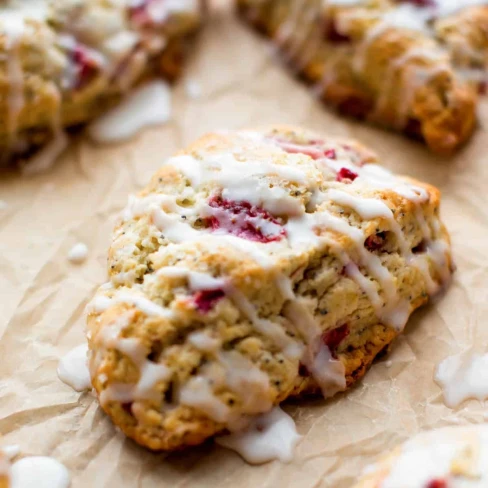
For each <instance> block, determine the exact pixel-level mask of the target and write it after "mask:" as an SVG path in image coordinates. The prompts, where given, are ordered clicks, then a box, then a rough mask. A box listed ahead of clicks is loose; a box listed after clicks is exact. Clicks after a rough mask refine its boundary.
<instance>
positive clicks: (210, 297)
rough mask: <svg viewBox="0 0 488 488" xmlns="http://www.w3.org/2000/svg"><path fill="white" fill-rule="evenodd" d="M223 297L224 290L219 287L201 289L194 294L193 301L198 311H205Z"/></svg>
mask: <svg viewBox="0 0 488 488" xmlns="http://www.w3.org/2000/svg"><path fill="white" fill-rule="evenodd" d="M224 297H225V292H224V290H222V289H220V288H216V289H215V290H202V291H199V292H197V293H196V294H195V296H194V297H193V302H194V303H195V306H196V307H197V309H198V310H199V311H200V312H202V313H207V312H208V311H210V310H211V309H212V308H213V307H214V305H215V304H216V303H217V302H218V301H219V300H220V299H221V298H224Z"/></svg>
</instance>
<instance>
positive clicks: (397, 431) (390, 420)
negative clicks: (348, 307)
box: [0, 1, 488, 488]
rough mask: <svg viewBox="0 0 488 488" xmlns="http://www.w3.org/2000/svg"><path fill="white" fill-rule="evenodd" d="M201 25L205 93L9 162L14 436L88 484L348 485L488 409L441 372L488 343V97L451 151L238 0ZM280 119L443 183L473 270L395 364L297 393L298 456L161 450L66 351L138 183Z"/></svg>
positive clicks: (192, 68)
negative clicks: (20, 170)
mask: <svg viewBox="0 0 488 488" xmlns="http://www.w3.org/2000/svg"><path fill="white" fill-rule="evenodd" d="M221 3H223V4H225V3H226V2H225V1H224V2H221ZM199 41H200V42H198V45H197V47H196V52H195V54H194V56H193V59H192V60H191V62H190V65H189V69H188V72H187V78H191V79H192V80H194V81H196V82H197V83H199V84H200V85H201V88H202V92H203V93H202V96H201V97H200V98H199V99H191V98H189V97H188V95H187V94H186V93H185V80H182V81H181V82H180V83H179V84H178V85H177V86H176V87H175V89H174V99H173V101H174V107H173V118H172V120H171V122H169V123H168V124H166V125H165V126H163V127H159V128H153V129H148V130H145V131H144V133H142V134H140V135H139V136H138V137H136V138H135V139H134V140H132V141H129V142H126V143H123V144H120V145H115V146H104V147H96V146H95V145H94V144H93V143H91V142H90V141H88V140H86V138H84V137H80V138H79V139H78V140H76V141H74V143H73V145H72V147H71V148H70V149H69V151H68V152H67V154H66V155H65V156H64V157H63V158H62V159H61V160H60V161H58V162H57V163H56V165H55V166H54V167H53V168H52V170H50V171H49V172H48V173H47V174H43V175H40V176H36V177H30V178H26V177H21V176H20V175H16V174H14V175H7V176H2V177H1V178H0V199H2V200H5V201H6V202H7V203H8V207H7V208H6V209H4V210H0V291H1V300H0V307H1V309H0V310H1V313H0V436H2V437H1V438H0V446H1V445H7V444H19V445H20V447H21V449H22V452H23V453H24V454H36V455H50V456H55V457H56V458H57V459H59V460H60V461H62V462H63V463H64V464H65V465H66V466H67V467H68V468H69V470H70V471H71V474H72V478H73V488H77V487H116V488H124V487H136V486H137V487H142V488H150V487H158V488H169V487H171V488H173V487H175V488H183V487H185V488H186V487H212V488H224V487H225V488H227V487H229V486H232V487H233V488H247V487H252V488H265V487H266V488H275V487H280V488H288V487H290V488H291V487H293V488H295V487H299V488H312V487H314V488H318V487H334V488H343V487H348V486H350V485H351V484H352V482H353V481H354V479H355V477H356V476H357V474H358V473H359V472H360V470H361V469H362V468H363V467H364V466H366V465H367V464H368V463H369V462H370V461H371V460H372V459H374V457H375V456H376V455H377V454H378V453H380V452H382V451H385V450H390V449H391V448H392V447H393V446H395V445H396V444H397V443H399V442H401V441H403V440H404V439H406V438H407V437H409V436H411V435H413V434H415V433H416V432H418V431H420V430H423V429H428V428H433V427H438V426H442V425H448V424H458V423H460V424H465V423H469V422H482V421H483V418H484V417H483V415H484V412H488V410H485V409H484V408H483V405H481V404H480V403H479V402H474V401H473V402H469V403H468V404H465V405H464V406H463V408H461V409H458V410H456V411H454V410H451V409H449V408H447V407H445V406H444V405H443V403H442V395H441V391H440V389H439V387H438V386H437V385H436V384H435V383H434V382H433V379H432V378H433V372H434V368H435V365H436V364H437V363H438V362H439V361H440V360H442V359H443V358H444V357H446V356H447V355H450V354H454V353H456V352H459V351H461V350H465V349H469V348H471V347H474V348H475V349H478V350H484V347H483V346H484V344H486V342H487V340H488V327H487V328H486V329H485V325H486V318H485V317H486V316H487V315H488V299H487V291H486V290H487V288H488V252H487V242H488V210H487V209H488V206H487V205H485V202H486V201H487V195H488V139H487V137H486V130H484V126H486V124H487V123H488V106H487V104H486V103H485V105H484V107H482V108H481V110H480V119H481V123H480V128H479V130H478V132H477V133H476V135H475V137H474V139H473V140H472V141H471V142H470V144H469V145H468V146H467V147H466V148H465V149H464V150H463V151H462V152H461V153H459V154H458V155H457V156H456V157H454V158H453V159H450V160H447V159H445V158H441V157H438V156H434V155H432V154H430V153H428V152H427V150H426V149H425V148H424V147H423V146H421V145H418V144H416V143H414V142H411V141H408V140H406V139H403V138H402V137H401V136H398V135H395V134H391V133H386V132H383V131H380V130H378V129H375V128H372V127H368V126H365V125H362V124H358V123H354V122H351V121H347V120H345V119H343V118H339V117H337V116H336V115H334V114H333V113H331V112H329V111H327V110H326V109H324V108H323V107H322V106H320V104H319V103H317V101H316V100H314V98H313V97H312V96H311V95H310V93H309V92H308V91H307V89H306V88H305V87H304V86H302V85H301V84H300V83H299V82H297V81H296V80H294V79H293V78H292V77H291V76H289V74H288V73H287V72H286V70H284V69H283V66H281V65H280V64H279V63H278V62H277V60H276V59H275V58H274V56H273V55H272V54H271V50H270V48H269V46H268V45H267V44H266V42H265V41H264V40H263V39H261V38H259V36H257V35H256V34H255V33H254V32H251V31H250V30H248V29H247V28H246V27H245V26H243V25H242V24H241V23H240V22H239V21H238V20H237V19H236V18H235V17H234V16H233V15H231V12H230V11H229V9H228V8H226V7H225V6H222V5H220V8H217V10H216V11H214V12H213V13H212V17H211V20H210V24H209V25H208V26H207V27H206V28H205V30H204V31H203V32H202V35H201V38H200V40H199ZM268 123H293V124H301V125H304V126H307V127H310V128H311V129H315V130H317V131H321V132H323V133H327V134H329V133H330V134H337V135H340V136H351V137H354V138H357V139H359V140H361V141H363V142H365V143H367V144H369V145H370V146H371V147H372V148H373V149H375V150H376V151H377V152H378V153H379V154H380V155H381V156H382V158H383V160H384V163H385V165H386V166H388V167H389V168H391V169H393V170H395V171H397V172H399V173H407V174H410V175H412V176H413V177H415V178H418V179H420V180H425V181H428V182H429V183H432V184H434V185H436V186H437V187H439V188H440V189H441V190H442V193H443V203H442V214H443V217H444V220H445V222H446V223H447V226H448V228H449V230H450V232H451V236H452V240H453V245H454V254H455V258H456V263H457V266H458V270H457V272H456V274H455V278H454V281H453V283H452V285H451V287H450V288H449V290H448V291H447V293H446V294H445V295H444V296H443V297H441V298H440V299H439V300H437V301H436V303H434V304H432V305H430V306H428V307H425V308H424V309H422V310H421V311H420V312H418V313H416V314H415V315H414V317H413V318H412V319H411V320H410V322H409V325H408V327H407V329H406V333H405V335H404V336H403V337H401V338H400V339H399V340H397V341H396V343H395V345H394V347H393V351H392V353H391V356H390V357H389V358H388V359H390V360H391V361H392V365H391V367H388V366H389V363H387V362H386V360H385V359H384V360H382V361H380V362H377V363H376V364H375V365H374V366H373V367H372V369H371V370H370V372H369V373H368V374H367V375H366V377H365V378H364V380H363V381H362V382H361V383H360V384H359V385H357V386H356V387H355V388H353V389H352V390H350V391H348V392H347V393H345V394H341V395H339V396H337V397H335V398H334V399H332V400H331V401H319V400H316V401H304V402H301V403H300V404H295V403H294V404H289V405H286V406H285V409H286V410H287V411H288V412H289V413H290V414H291V415H292V416H293V417H294V419H295V420H296V423H297V426H298V430H299V432H300V433H301V434H303V440H302V441H301V443H300V444H299V446H298V448H297V452H296V457H295V460H294V461H293V462H292V463H291V464H288V465H284V464H281V463H278V462H274V463H270V464H266V465H263V466H258V467H256V466H249V465H247V464H245V463H244V462H243V461H242V460H241V459H240V458H239V457H238V456H237V455H236V454H234V453H233V452H230V451H226V450H225V449H222V448H219V447H216V446H214V445H213V444H212V443H211V442H209V443H207V444H205V445H203V446H201V447H199V448H196V449H193V450H189V451H186V452H182V453H177V454H172V455H169V456H166V455H163V454H154V453H150V452H148V451H146V450H144V449H142V448H140V447H138V446H137V445H136V444H134V443H133V442H132V441H129V440H127V439H126V438H125V437H124V436H123V435H122V434H121V433H120V432H118V431H117V430H116V429H115V428H114V427H113V426H112V424H111V422H110V420H109V419H108V418H107V417H106V416H105V415H104V414H103V412H102V411H101V410H100V408H99V407H98V403H97V401H96V400H95V398H94V397H93V395H92V394H91V393H83V394H79V393H75V392H74V391H72V390H71V389H70V388H69V387H68V386H66V385H64V384H63V383H61V382H60V381H59V380H58V378H57V375H56V367H57V363H58V360H59V358H60V357H61V356H62V355H63V354H65V353H66V352H67V351H68V350H70V349H71V348H72V347H74V346H76V345H78V344H80V343H82V341H84V318H83V309H84V307H85V304H86V303H87V301H88V300H89V299H90V296H91V295H92V293H93V292H94V290H95V288H96V287H97V285H98V284H100V283H102V282H104V281H105V278H106V275H105V263H106V251H107V248H108V246H109V242H110V234H111V228H112V226H113V223H114V220H115V218H116V216H117V214H118V212H120V210H121V209H122V208H123V206H124V205H125V203H126V200H127V195H128V194H129V193H131V192H136V191H137V190H139V189H140V188H141V187H142V186H143V185H144V184H145V183H146V182H147V181H148V180H149V178H150V176H151V175H152V173H153V172H154V171H155V170H156V169H157V168H158V166H159V165H160V164H161V162H162V161H163V160H164V159H165V158H166V157H168V156H170V155H171V154H172V153H173V152H174V151H176V150H177V149H178V148H180V147H182V146H184V145H186V144H187V143H189V142H191V141H192V140H193V139H195V138H196V137H198V136H200V135H201V134H203V133H205V132H207V131H211V130H214V129H223V128H230V129H232V128H238V127H243V126H253V125H261V124H268ZM79 241H82V242H85V243H86V244H87V245H88V247H89V257H88V259H87V261H86V262H85V263H84V264H83V265H79V266H77V265H73V264H71V263H69V262H68V260H67V254H68V251H69V250H70V248H71V247H72V246H73V245H74V244H75V243H77V242H79ZM473 345H474V346H473Z"/></svg>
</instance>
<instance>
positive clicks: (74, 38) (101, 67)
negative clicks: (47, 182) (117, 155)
mask: <svg viewBox="0 0 488 488" xmlns="http://www.w3.org/2000/svg"><path fill="white" fill-rule="evenodd" d="M201 8H202V5H201V0H179V1H167V0H29V1H24V0H6V1H2V2H1V3H0V54H1V58H2V60H1V62H0V150H1V153H2V160H3V164H5V163H8V162H10V161H11V160H12V159H13V158H16V157H19V156H22V155H25V154H29V153H31V152H32V151H33V150H34V149H35V148H36V147H39V146H41V145H43V144H45V143H46V142H47V141H53V140H54V141H55V140H56V139H61V138H62V137H63V135H62V131H63V129H64V128H65V127H73V126H78V125H80V124H83V123H85V122H87V121H89V120H91V119H92V118H94V117H95V116H97V115H99V114H100V113H102V112H103V111H105V110H106V109H107V108H108V107H109V106H110V105H112V104H113V103H114V102H116V101H117V100H118V99H119V98H120V97H121V96H122V95H123V94H124V93H125V92H127V90H129V89H130V88H131V87H132V86H134V85H135V84H136V83H138V82H139V81H140V80H141V79H143V78H144V77H145V76H148V75H149V74H158V75H163V76H165V77H166V78H169V79H173V78H175V77H176V76H177V75H178V73H179V71H180V70H181V66H182V62H183V54H184V51H185V45H186V43H187V40H188V38H189V36H190V35H191V34H192V33H193V32H194V31H195V30H196V28H197V27H198V25H199V23H200V20H201Z"/></svg>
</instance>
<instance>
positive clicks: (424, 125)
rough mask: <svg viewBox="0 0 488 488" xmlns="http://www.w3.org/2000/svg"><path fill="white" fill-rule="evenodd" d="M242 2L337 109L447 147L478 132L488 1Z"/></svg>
mask: <svg viewBox="0 0 488 488" xmlns="http://www.w3.org/2000/svg"><path fill="white" fill-rule="evenodd" d="M483 4H487V6H485V5H483ZM238 5H239V7H240V11H241V12H242V14H243V15H244V16H245V18H247V19H248V20H249V21H250V22H251V23H252V24H254V25H255V26H257V27H258V28H259V29H261V30H263V31H264V32H265V33H266V34H267V35H269V36H270V37H271V38H273V40H274V42H275V43H276V44H277V45H278V46H279V48H280V50H281V51H282V52H283V53H284V55H285V58H286V59H287V61H288V62H289V64H290V65H291V66H292V67H293V68H294V70H296V71H297V72H298V73H299V74H300V75H302V76H303V77H304V78H305V79H306V80H308V81H309V82H310V83H311V84H313V90H314V92H315V93H316V94H317V96H319V97H320V98H321V99H323V100H324V101H326V102H327V103H328V104H330V105H331V106H333V107H335V108H337V109H338V110H339V111H340V112H342V113H345V114H348V115H351V116H354V117H358V118H362V119H366V120H368V121H370V122H374V123H376V124H379V125H382V126H385V127H388V128H391V129H394V130H396V131H400V132H403V133H405V134H407V135H409V136H412V137H415V138H419V139H422V140H423V141H425V143H426V144H427V145H428V146H429V147H430V148H431V149H432V150H433V151H435V152H437V153H442V154H449V153H452V152H453V151H455V150H456V149H458V148H459V147H460V146H461V145H462V144H463V143H464V142H465V141H466V140H467V139H468V138H469V137H470V135H471V133H472V132H473V129H474V127H475V125H476V110H475V109H476V103H477V91H478V90H479V89H482V90H485V89H486V80H487V71H486V68H487V66H488V61H487V60H488V35H487V34H486V32H487V31H488V2H486V0H471V1H467V2H455V1H454V2H453V1H450V0H420V1H419V0H404V1H393V0H355V1H343V0H330V1H327V0H324V1H321V0H238ZM463 6H468V7H469V8H463Z"/></svg>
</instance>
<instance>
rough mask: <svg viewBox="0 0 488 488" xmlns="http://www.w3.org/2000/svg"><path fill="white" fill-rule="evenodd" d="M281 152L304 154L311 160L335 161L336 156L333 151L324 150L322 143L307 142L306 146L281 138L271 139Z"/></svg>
mask: <svg viewBox="0 0 488 488" xmlns="http://www.w3.org/2000/svg"><path fill="white" fill-rule="evenodd" d="M273 140H274V141H275V142H276V143H277V144H278V145H279V146H280V147H281V149H283V151H286V152H287V153H290V154H305V155H306V156H310V157H311V158H312V159H323V158H328V159H336V157H337V155H336V152H335V149H325V148H324V144H325V143H324V142H323V141H316V140H313V141H308V142H307V143H306V144H296V143H294V142H289V141H286V140H284V139H281V138H274V139H273Z"/></svg>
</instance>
